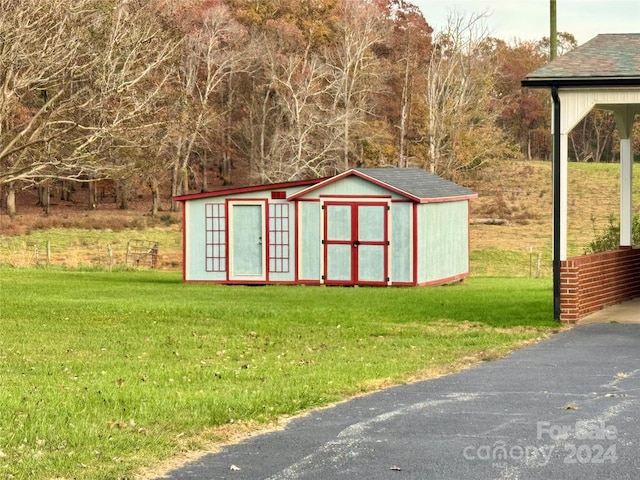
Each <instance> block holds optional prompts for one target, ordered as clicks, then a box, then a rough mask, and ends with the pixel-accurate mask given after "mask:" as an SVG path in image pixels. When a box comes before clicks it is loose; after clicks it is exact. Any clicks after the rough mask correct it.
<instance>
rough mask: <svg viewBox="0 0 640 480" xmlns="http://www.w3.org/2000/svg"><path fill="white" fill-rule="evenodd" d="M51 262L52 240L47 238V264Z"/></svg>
mask: <svg viewBox="0 0 640 480" xmlns="http://www.w3.org/2000/svg"><path fill="white" fill-rule="evenodd" d="M50 263H51V242H50V241H49V240H47V265H49V264H50Z"/></svg>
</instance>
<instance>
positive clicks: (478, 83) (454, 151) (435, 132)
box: [425, 13, 512, 177]
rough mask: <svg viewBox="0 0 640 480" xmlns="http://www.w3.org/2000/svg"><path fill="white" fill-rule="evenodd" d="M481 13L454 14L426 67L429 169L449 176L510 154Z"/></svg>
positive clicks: (439, 38)
mask: <svg viewBox="0 0 640 480" xmlns="http://www.w3.org/2000/svg"><path fill="white" fill-rule="evenodd" d="M485 17H486V15H485V14H484V13H480V14H472V15H471V16H470V17H468V18H467V17H465V16H463V15H459V14H452V15H450V17H449V19H448V24H447V27H446V29H445V30H444V31H441V32H438V33H437V34H436V37H435V39H434V46H433V53H432V55H431V61H430V62H429V65H428V67H427V80H428V89H427V93H426V97H425V101H426V103H427V108H428V139H429V140H428V141H429V155H428V162H429V165H428V168H429V169H430V170H431V171H432V172H434V173H437V174H440V175H445V176H449V177H453V176H455V175H456V172H458V171H460V170H462V169H470V168H476V167H478V166H480V165H482V164H483V163H484V162H486V161H487V160H489V159H491V158H495V157H499V156H502V155H505V154H510V155H511V154H512V153H510V152H511V149H510V146H509V145H508V144H507V143H506V142H505V140H504V134H503V132H502V131H501V130H500V129H499V128H498V127H497V126H496V120H497V117H498V112H497V111H496V110H495V109H493V108H492V94H493V91H494V89H493V85H494V82H495V79H496V64H495V62H493V61H492V54H493V45H492V42H491V41H490V39H489V37H488V35H487V29H486V27H485V26H484V23H483V21H484V18H485Z"/></svg>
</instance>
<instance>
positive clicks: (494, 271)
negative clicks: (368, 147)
mask: <svg viewBox="0 0 640 480" xmlns="http://www.w3.org/2000/svg"><path fill="white" fill-rule="evenodd" d="M619 171H620V169H619V165H618V164H596V163H571V164H569V175H568V182H569V225H568V253H569V255H570V256H573V255H580V254H583V253H584V250H585V247H586V246H587V245H588V243H589V242H590V241H591V240H592V239H593V238H594V236H595V235H596V234H597V233H600V232H601V231H602V230H603V229H604V228H605V227H606V226H607V225H608V222H609V218H610V217H611V216H612V215H613V216H615V217H616V220H617V218H618V216H619V208H620V207H619V204H620V203H619V202H620V201H619ZM634 177H635V178H634V183H635V184H636V185H637V184H638V181H639V180H640V169H639V168H636V169H635V171H634ZM473 187H474V188H476V191H478V193H479V198H478V199H477V200H475V201H474V202H472V223H474V222H478V220H487V219H494V220H498V221H505V222H506V223H504V224H498V225H496V224H478V223H475V224H472V226H471V271H472V274H474V275H499V276H503V275H506V276H528V275H529V272H530V268H531V272H532V275H534V276H535V274H536V267H537V261H538V255H540V256H541V257H540V273H541V275H542V276H548V275H550V274H551V258H552V256H551V248H552V229H553V222H552V213H553V207H552V171H551V164H550V163H549V162H500V163H498V164H496V165H494V166H492V167H489V168H488V169H487V170H486V171H485V172H484V173H483V176H482V178H480V179H478V180H477V181H476V182H475V185H473ZM634 192H635V194H634V203H635V204H636V205H637V204H638V202H639V201H640V195H639V194H638V192H637V189H636V190H634Z"/></svg>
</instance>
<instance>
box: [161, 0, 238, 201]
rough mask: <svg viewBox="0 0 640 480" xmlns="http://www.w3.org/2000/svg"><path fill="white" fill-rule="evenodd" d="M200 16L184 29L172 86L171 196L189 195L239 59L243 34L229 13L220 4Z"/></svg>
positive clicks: (168, 148) (168, 146) (168, 145)
mask: <svg viewBox="0 0 640 480" xmlns="http://www.w3.org/2000/svg"><path fill="white" fill-rule="evenodd" d="M198 14H199V16H198V17H196V18H194V19H192V21H191V22H189V23H188V24H187V25H186V26H185V28H187V29H188V30H187V31H186V32H185V36H184V38H183V40H182V44H181V49H180V51H179V63H178V65H177V68H176V71H175V77H174V82H173V86H172V90H173V102H174V103H173V106H172V110H173V115H172V117H173V120H172V122H171V124H170V127H171V128H170V131H168V132H167V136H166V138H165V139H164V144H165V147H166V148H165V150H166V156H167V157H169V158H171V159H172V195H180V194H183V193H187V192H188V191H189V174H190V168H191V166H192V160H193V157H194V155H195V154H197V153H198V152H206V151H207V149H208V148H210V146H211V142H209V141H208V139H209V137H210V136H212V129H213V128H214V127H215V126H216V125H217V122H218V121H219V120H220V116H221V115H222V113H223V108H224V105H221V104H220V102H218V101H217V100H219V96H220V92H221V90H224V87H225V81H226V80H227V79H228V77H229V76H230V75H232V74H233V73H234V72H235V70H236V68H237V66H238V65H239V61H240V59H241V53H240V50H238V49H236V48H235V46H236V45H237V44H238V43H239V42H241V41H242V37H243V35H244V33H243V30H242V28H241V26H240V25H239V24H238V23H237V22H235V21H234V20H233V18H232V17H231V15H230V14H229V11H228V9H227V7H225V6H224V5H222V4H220V5H216V6H213V7H211V8H206V9H204V10H202V11H199V12H198Z"/></svg>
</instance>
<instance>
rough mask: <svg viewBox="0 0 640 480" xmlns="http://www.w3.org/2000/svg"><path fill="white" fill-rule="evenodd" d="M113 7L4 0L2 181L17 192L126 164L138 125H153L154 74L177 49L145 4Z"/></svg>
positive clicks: (77, 1)
mask: <svg viewBox="0 0 640 480" xmlns="http://www.w3.org/2000/svg"><path fill="white" fill-rule="evenodd" d="M110 5H111V7H113V8H104V5H101V4H100V3H99V2H95V1H93V0H73V1H72V0H33V1H30V2H21V1H18V0H16V1H12V0H2V1H0V38H1V39H2V40H0V41H1V42H4V43H3V48H1V49H0V76H1V78H0V81H1V83H2V90H1V91H0V165H1V166H2V168H1V169H0V184H8V185H9V188H8V191H9V192H12V187H13V186H14V185H15V184H16V182H22V183H23V184H27V185H28V184H38V183H42V182H45V184H46V182H47V180H50V179H75V180H83V181H86V180H90V179H93V178H103V177H106V176H109V175H111V176H112V175H114V173H117V172H118V171H127V169H128V163H126V162H120V160H119V159H121V158H125V157H126V155H120V154H119V153H116V151H124V150H125V149H127V148H130V147H132V146H135V147H136V148H137V147H139V146H140V145H138V141H137V139H136V132H139V131H141V130H142V129H144V128H146V125H148V124H149V123H153V121H154V120H152V118H153V117H154V114H153V111H152V110H153V105H154V99H156V98H157V97H158V94H159V92H160V89H161V87H162V84H163V80H162V78H158V77H155V78H154V79H153V82H149V81H148V80H149V77H150V76H151V75H152V73H154V72H156V70H157V69H158V67H159V66H160V65H161V64H162V63H163V62H164V61H166V59H167V58H168V57H169V55H170V52H171V49H172V46H171V45H170V44H167V43H166V42H165V41H164V39H163V38H162V36H161V35H160V33H159V30H160V29H159V27H158V25H157V24H156V25H154V23H153V21H151V20H150V19H153V15H148V13H149V12H148V9H147V8H146V7H145V5H146V2H145V3H144V4H136V3H135V2H127V3H126V4H119V3H113V4H110ZM115 159H118V160H115ZM90 203H92V202H90ZM8 204H9V206H11V203H9V202H8ZM14 205H15V203H14ZM9 213H10V214H11V213H14V212H11V211H9Z"/></svg>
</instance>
